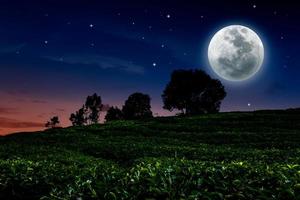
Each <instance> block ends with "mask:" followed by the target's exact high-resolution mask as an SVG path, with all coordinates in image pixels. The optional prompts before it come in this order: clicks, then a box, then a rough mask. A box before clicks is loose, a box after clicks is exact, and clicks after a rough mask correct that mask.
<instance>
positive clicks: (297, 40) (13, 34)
mask: <svg viewBox="0 0 300 200" xmlns="http://www.w3.org/2000/svg"><path fill="white" fill-rule="evenodd" d="M232 24H240V25H244V26H247V27H250V28H251V29H252V30H254V31H255V32H256V33H257V34H258V35H259V37H260V38H261V39H262V41H263V44H264V48H265V59H264V63H263V66H262V68H261V70H260V71H259V72H258V73H257V74H256V75H255V76H254V77H252V78H251V79H249V80H247V81H243V82H240V83H232V82H229V81H226V80H223V79H221V78H220V77H218V76H217V75H216V74H215V73H214V72H213V71H212V70H211V68H210V65H209V63H208V58H207V48H208V44H209V41H210V39H211V38H212V36H213V35H214V33H215V32H216V31H218V30H219V29H220V28H223V27H224V26H227V25H232ZM0 36H1V37H0V74H1V78H0V95H1V98H0V134H4V133H9V132H16V131H28V130H39V129H43V125H44V123H45V122H46V121H47V120H48V119H49V118H50V117H52V116H53V115H58V116H59V117H60V119H61V122H62V125H63V126H68V125H70V123H69V120H68V118H69V115H70V113H71V112H74V111H75V110H77V109H78V108H80V106H81V105H82V104H83V103H84V100H85V98H86V96H87V95H91V94H93V93H94V92H96V93H98V94H99V95H101V97H102V100H103V103H104V104H109V105H117V106H121V105H122V104H123V102H124V101H125V100H126V99H127V97H128V96H129V95H130V94H131V93H133V92H137V91H138V92H143V93H147V94H149V95H150V96H151V98H152V102H151V103H152V110H153V113H154V114H155V115H171V114H174V113H170V112H168V111H165V110H163V109H162V100H161V94H162V91H163V89H164V87H165V85H166V84H167V82H168V81H169V78H170V74H171V72H172V71H173V70H175V69H192V68H193V69H202V70H205V71H206V72H207V73H208V74H209V75H211V76H212V77H213V78H218V79H220V80H221V81H222V83H223V84H224V85H225V89H226V91H227V97H226V98H225V100H224V101H223V103H222V106H221V111H242V110H256V109H278V108H289V107H299V106H300V78H299V76H300V60H299V55H298V54H299V52H300V51H299V46H300V5H298V4H297V3H296V1H290V2H289V1H287V0H285V1H281V2H278V3H275V2H272V3H271V2H270V1H265V3H263V2H262V1H253V0H251V1H239V3H238V1H222V2H221V1H220V2H219V1H200V0H198V1H196V0H195V1H188V0H186V1H162V0H161V1H142V0H140V1H124V0H123V1H101V0H98V1H96V0H85V1H83V0H82V1H80V0H78V1H62V0H61V1H42V0H40V1H30V0H27V1H23V0H22V1H21V0H20V1H12V0H10V1H8V0H7V1H5V0H3V1H1V3H0ZM103 115H104V114H102V116H101V118H103V117H104V116H103Z"/></svg>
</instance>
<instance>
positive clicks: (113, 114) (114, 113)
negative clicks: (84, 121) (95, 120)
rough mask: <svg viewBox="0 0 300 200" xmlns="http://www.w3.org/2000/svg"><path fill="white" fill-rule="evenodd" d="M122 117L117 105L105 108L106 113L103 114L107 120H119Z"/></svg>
mask: <svg viewBox="0 0 300 200" xmlns="http://www.w3.org/2000/svg"><path fill="white" fill-rule="evenodd" d="M121 119H123V113H122V111H121V110H120V109H119V108H118V107H113V106H112V107H110V108H109V109H108V110H107V113H106V115H105V120H106V121H107V122H108V121H113V120H121Z"/></svg>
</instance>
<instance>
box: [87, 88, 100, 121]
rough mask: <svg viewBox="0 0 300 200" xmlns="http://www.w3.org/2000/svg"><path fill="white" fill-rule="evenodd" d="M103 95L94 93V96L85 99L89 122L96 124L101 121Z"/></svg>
mask: <svg viewBox="0 0 300 200" xmlns="http://www.w3.org/2000/svg"><path fill="white" fill-rule="evenodd" d="M102 106H103V105H102V100H101V97H100V96H98V95H97V94H96V93H94V94H93V95H92V96H88V97H87V98H86V101H85V108H86V112H87V114H88V116H87V121H88V122H89V124H96V123H98V121H99V117H100V116H99V115H100V111H101V108H102Z"/></svg>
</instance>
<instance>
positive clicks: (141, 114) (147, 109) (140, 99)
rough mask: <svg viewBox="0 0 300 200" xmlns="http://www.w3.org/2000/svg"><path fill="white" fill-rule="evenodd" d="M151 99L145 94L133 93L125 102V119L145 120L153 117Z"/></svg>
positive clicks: (123, 110)
mask: <svg viewBox="0 0 300 200" xmlns="http://www.w3.org/2000/svg"><path fill="white" fill-rule="evenodd" d="M150 101H151V99H150V97H149V95H147V94H143V93H139V92H136V93H133V94H131V95H130V96H129V97H128V99H127V100H126V101H125V105H124V106H123V108H122V112H123V115H124V118H125V119H144V118H150V117H152V111H151V105H150Z"/></svg>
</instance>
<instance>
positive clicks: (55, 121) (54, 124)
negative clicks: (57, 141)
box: [45, 116, 60, 128]
mask: <svg viewBox="0 0 300 200" xmlns="http://www.w3.org/2000/svg"><path fill="white" fill-rule="evenodd" d="M59 123H60V122H59V118H58V116H54V117H52V118H51V119H50V121H48V122H47V123H46V124H45V127H47V128H56V127H57V125H58V124H59Z"/></svg>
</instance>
